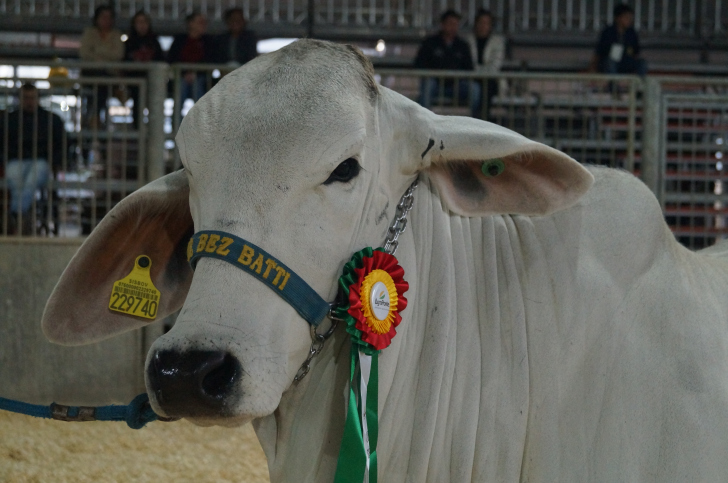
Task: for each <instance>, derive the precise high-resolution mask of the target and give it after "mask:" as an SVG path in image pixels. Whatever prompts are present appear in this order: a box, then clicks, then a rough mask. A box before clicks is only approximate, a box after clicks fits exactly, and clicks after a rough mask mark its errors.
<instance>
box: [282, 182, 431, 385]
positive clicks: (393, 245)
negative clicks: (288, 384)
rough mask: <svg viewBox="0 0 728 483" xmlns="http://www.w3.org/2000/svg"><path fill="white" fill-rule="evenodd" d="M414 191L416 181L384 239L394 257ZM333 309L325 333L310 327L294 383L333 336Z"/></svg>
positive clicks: (334, 320) (411, 204)
mask: <svg viewBox="0 0 728 483" xmlns="http://www.w3.org/2000/svg"><path fill="white" fill-rule="evenodd" d="M415 189H417V180H414V182H413V183H412V184H411V185H410V187H409V188H407V191H405V192H404V194H403V195H402V198H400V200H399V204H398V205H397V209H396V211H395V213H394V220H393V221H392V224H391V225H390V226H389V229H388V230H387V237H386V238H385V239H384V251H385V252H386V253H389V254H390V255H394V252H396V251H397V247H398V246H399V235H401V234H402V233H404V231H405V230H406V229H407V214H408V213H409V212H410V210H411V209H412V206H413V205H414V200H415V195H414V193H415ZM334 307H335V305H334V304H331V308H330V309H329V313H328V317H329V319H330V320H331V327H330V328H329V330H327V331H326V333H324V334H319V333H318V332H316V327H315V326H313V325H312V326H311V348H309V350H308V357H306V360H305V361H304V362H303V364H301V367H300V368H299V369H298V372H297V373H296V377H294V378H293V381H294V382H296V383H298V382H300V381H301V379H303V378H304V377H306V374H308V371H309V370H310V369H311V360H312V359H313V358H314V357H316V356H317V355H318V354H319V353H320V352H321V351H322V350H323V348H324V342H326V339H328V338H329V337H331V336H332V335H333V333H334V330H335V329H336V326H337V325H338V323H339V321H340V320H341V319H339V318H338V317H335V316H334Z"/></svg>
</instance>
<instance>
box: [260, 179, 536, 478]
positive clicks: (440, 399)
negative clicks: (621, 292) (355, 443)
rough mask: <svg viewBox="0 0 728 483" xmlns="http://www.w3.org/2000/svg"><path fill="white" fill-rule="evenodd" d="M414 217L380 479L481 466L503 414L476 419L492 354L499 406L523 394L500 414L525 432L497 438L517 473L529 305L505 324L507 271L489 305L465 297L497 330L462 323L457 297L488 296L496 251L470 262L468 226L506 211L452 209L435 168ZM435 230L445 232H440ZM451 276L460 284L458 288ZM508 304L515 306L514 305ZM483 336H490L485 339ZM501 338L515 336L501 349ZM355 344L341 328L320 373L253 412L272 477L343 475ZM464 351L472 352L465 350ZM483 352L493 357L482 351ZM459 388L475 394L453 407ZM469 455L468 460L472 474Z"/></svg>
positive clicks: (384, 389)
mask: <svg viewBox="0 0 728 483" xmlns="http://www.w3.org/2000/svg"><path fill="white" fill-rule="evenodd" d="M409 219H410V221H409V226H410V227H411V229H408V230H407V231H406V232H405V233H404V234H403V236H402V238H401V239H400V240H401V242H400V246H399V249H398V251H397V253H396V256H397V258H398V260H399V262H400V264H401V265H402V266H403V268H404V269H405V278H406V280H407V281H408V282H409V284H410V288H409V290H408V292H407V293H406V294H405V295H406V297H407V300H408V306H407V309H406V310H405V311H404V312H403V313H402V323H401V324H400V326H399V328H398V333H397V336H396V337H395V338H394V339H393V342H392V345H391V346H390V347H388V348H387V349H385V350H384V351H382V353H381V354H380V356H379V367H380V377H379V417H380V427H379V428H380V429H379V444H378V448H377V454H378V462H379V463H378V464H379V475H380V481H383V482H388V481H447V480H450V479H451V477H454V478H455V479H452V480H451V481H460V480H458V479H457V476H458V475H457V473H458V472H457V471H455V473H453V474H452V475H451V474H450V473H449V470H448V468H450V467H451V464H452V465H465V466H467V468H472V467H473V466H472V464H473V461H472V460H473V456H474V454H473V448H474V446H475V445H474V439H475V438H476V432H477V433H481V436H479V437H482V436H487V435H486V433H489V432H490V431H494V430H495V428H494V427H493V426H490V427H481V428H478V426H477V425H475V426H473V424H472V423H473V417H476V418H477V415H478V407H479V406H480V399H481V396H480V389H479V388H480V384H481V379H482V377H481V374H480V369H481V366H482V367H483V369H484V370H485V369H487V370H488V371H490V372H491V377H488V378H486V379H488V380H491V381H492V383H491V384H492V386H489V387H488V393H489V394H488V395H487V397H488V398H489V399H492V400H493V404H494V406H495V407H493V408H492V410H493V412H494V414H495V411H496V410H497V409H501V410H502V408H499V407H498V406H499V405H500V404H508V405H509V406H511V405H514V406H513V407H509V409H508V411H503V413H506V412H507V413H508V415H506V414H499V415H498V418H495V419H499V421H498V423H499V424H508V425H509V426H513V425H514V426H516V427H517V428H518V430H517V433H520V437H518V438H515V439H513V440H511V441H510V442H503V444H505V445H507V446H509V447H508V448H494V449H496V450H497V452H498V453H500V456H499V457H501V458H502V461H500V462H497V463H499V464H501V465H506V466H507V467H510V470H511V471H512V472H514V473H513V474H514V475H515V476H516V479H515V480H513V481H516V480H517V478H518V474H519V473H518V471H519V468H520V464H521V458H522V452H523V442H524V437H525V436H524V435H525V418H526V416H525V414H526V411H525V409H526V407H527V394H528V391H527V387H528V380H527V370H526V367H527V364H520V365H519V364H517V363H514V361H515V362H519V361H520V362H523V360H524V358H525V357H526V347H525V345H526V344H525V329H524V325H523V314H522V312H521V314H520V316H517V317H516V319H515V322H516V323H515V325H514V326H513V327H509V328H508V329H507V330H506V329H502V328H501V327H500V326H499V321H500V317H501V316H500V314H498V313H496V310H495V307H497V306H498V304H497V303H491V300H492V299H491V297H498V296H499V294H498V290H497V283H486V287H487V288H486V294H487V297H486V300H487V304H488V305H487V306H480V307H472V306H465V303H464V302H463V303H462V307H461V308H462V310H465V311H468V310H475V311H476V312H471V313H477V310H482V311H485V312H486V313H487V314H486V315H487V316H488V317H489V319H488V320H493V321H494V322H495V324H494V326H493V327H494V329H493V331H492V333H486V332H487V329H486V328H485V327H480V328H479V324H478V323H477V321H476V320H470V321H469V322H470V323H467V324H462V321H461V325H462V327H461V326H458V327H455V325H458V316H460V317H461V319H462V318H463V315H462V314H459V310H458V303H457V302H456V300H459V299H460V297H462V296H464V297H466V298H467V297H469V298H470V304H471V305H472V304H475V305H478V301H477V298H476V297H475V292H474V290H475V284H476V283H477V285H479V286H480V285H482V284H483V283H484V282H486V281H485V280H484V279H483V278H482V277H486V274H489V277H492V278H495V271H494V269H493V264H494V263H495V258H494V257H491V258H489V259H485V260H484V259H482V258H481V257H476V262H475V263H474V264H473V266H472V267H467V266H459V264H460V263H462V261H463V259H462V257H461V256H458V254H459V255H462V256H465V253H464V250H465V245H468V246H469V247H470V248H471V249H472V248H474V247H472V246H471V245H470V244H471V240H470V238H469V237H468V240H467V241H466V240H463V239H462V233H463V232H468V231H469V230H470V229H471V226H472V227H473V230H474V233H473V238H478V237H480V238H482V237H483V236H482V235H480V234H478V233H475V232H479V231H480V230H482V231H484V232H485V231H486V230H488V231H490V230H491V229H492V228H493V227H492V225H493V224H494V223H496V224H499V225H500V226H499V229H500V230H503V228H504V223H507V220H506V221H504V219H503V218H500V217H497V218H486V219H483V220H481V219H468V218H460V217H453V216H451V215H450V214H449V213H448V212H446V211H445V210H444V209H443V208H442V205H441V203H440V200H439V197H438V196H437V194H436V193H433V192H432V188H431V187H430V184H429V182H428V181H427V179H426V177H425V178H424V179H423V180H421V182H420V186H419V187H418V189H417V191H416V192H415V205H414V208H413V210H412V212H411V213H410V216H409ZM485 225H489V226H485ZM451 230H455V231H454V232H453V233H452V237H450V236H448V234H449V233H450V232H451ZM443 235H445V236H444V237H443ZM499 236H500V238H501V239H502V241H504V242H508V241H509V240H508V234H507V232H506V231H501V232H500V234H499ZM495 237H496V236H495V235H492V236H491V239H490V240H487V239H486V240H484V241H483V242H482V243H484V246H483V247H480V249H481V252H482V250H483V249H485V251H486V252H489V253H495V250H494V249H492V250H491V248H493V247H491V246H485V245H493V244H495V243H496V240H495ZM436 238H437V239H438V240H439V241H438V242H436V243H435V239H436ZM443 240H445V242H444V243H443ZM453 252H454V253H455V254H456V260H455V263H454V264H453ZM458 273H462V274H463V275H464V276H458ZM476 278H478V280H476ZM448 287H450V288H449V289H448ZM452 287H455V288H456V290H458V291H459V294H458V295H457V297H456V296H455V295H454V294H453V291H452ZM481 300H482V299H481ZM505 310H506V312H510V307H505ZM465 320H467V318H465ZM415 321H416V322H415ZM501 332H502V333H501ZM486 338H487V339H490V340H486ZM483 343H485V344H486V346H485V347H478V346H480V345H481V344H483ZM501 345H505V346H506V348H505V349H501V348H500V346H501ZM456 347H458V352H457V353H456V351H455V348H456ZM350 348H351V345H350V343H349V341H348V335H347V334H346V332H344V330H342V329H341V328H340V329H338V330H337V331H336V334H335V335H334V336H333V337H332V338H331V339H330V340H329V341H328V342H327V343H326V346H325V348H324V350H323V352H322V353H321V354H320V355H318V356H317V357H316V358H314V364H313V365H312V369H311V371H310V373H309V375H308V376H307V377H306V378H305V379H304V380H303V381H302V382H301V383H300V384H299V385H295V384H294V385H293V386H291V388H289V389H288V391H286V392H285V393H284V394H283V397H282V399H281V403H280V405H279V407H278V409H277V410H276V412H275V413H274V414H273V415H270V416H268V417H265V418H262V419H259V420H256V421H254V423H253V424H254V427H255V430H256V433H257V434H258V438H259V440H260V442H261V444H262V446H263V449H264V451H265V453H266V457H267V459H268V465H269V469H270V477H271V482H274V483H275V482H290V481H302V482H330V481H333V478H334V472H335V470H336V463H337V457H338V451H339V445H340V443H341V437H342V433H343V427H344V422H345V415H346V397H345V396H346V395H347V394H348V385H347V384H348V377H349V357H350ZM465 354H471V355H472V356H471V357H469V359H468V360H461V359H460V357H462V356H463V355H465ZM481 355H482V357H484V358H485V357H487V358H488V359H490V360H489V361H488V362H486V361H485V360H482V361H481V360H480V359H481ZM453 376H454V377H453ZM460 377H461V378H460ZM471 378H473V379H472V380H471ZM503 381H505V383H504V382H503ZM496 383H497V384H498V385H501V386H503V387H501V389H503V390H504V391H510V392H511V393H512V394H513V399H512V400H508V401H505V400H503V401H501V403H500V404H498V401H497V400H498V399H499V398H498V397H497V395H498V394H497V393H496V392H495V386H496ZM453 391H454V393H453ZM459 396H465V399H464V400H462V401H461V402H462V404H464V406H463V407H462V408H461V409H457V410H455V411H454V412H453V411H452V410H453V408H450V410H448V404H449V399H450V397H452V398H453V400H458V399H459ZM484 397H485V395H484ZM519 411H520V413H519ZM514 413H515V414H514ZM492 419H494V418H489V425H494V424H495V422H494V421H492ZM445 426H448V430H447V431H445V430H444V428H445ZM476 430H477V431H476ZM458 433H459V434H458ZM453 435H458V438H461V439H460V441H461V444H462V445H463V446H462V447H468V446H469V449H468V450H467V451H466V452H464V453H460V450H459V449H458V448H460V447H461V444H455V445H453V443H452V441H451V438H452V436H453ZM442 451H447V452H448V454H447V455H444V456H446V460H445V461H448V460H449V463H446V464H444V465H443V467H442V468H432V467H430V464H432V463H431V462H430V460H431V456H434V455H435V454H439V453H441V452H442ZM450 451H452V454H449V452H450ZM433 461H434V460H433ZM465 466H463V471H465V473H467V474H470V470H469V469H468V470H467V471H466V470H465ZM461 476H462V475H461ZM443 478H444V479H443ZM463 481H464V480H463Z"/></svg>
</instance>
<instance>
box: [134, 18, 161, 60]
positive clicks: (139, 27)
mask: <svg viewBox="0 0 728 483" xmlns="http://www.w3.org/2000/svg"><path fill="white" fill-rule="evenodd" d="M124 59H125V60H129V61H132V62H152V61H163V60H164V53H163V52H162V47H161V46H160V45H159V40H157V36H156V35H155V34H154V31H153V30H152V19H151V18H149V15H147V13H146V12H144V10H139V11H138V12H137V13H135V14H134V16H133V17H132V19H131V26H130V28H129V38H128V39H127V40H126V43H125V44H124Z"/></svg>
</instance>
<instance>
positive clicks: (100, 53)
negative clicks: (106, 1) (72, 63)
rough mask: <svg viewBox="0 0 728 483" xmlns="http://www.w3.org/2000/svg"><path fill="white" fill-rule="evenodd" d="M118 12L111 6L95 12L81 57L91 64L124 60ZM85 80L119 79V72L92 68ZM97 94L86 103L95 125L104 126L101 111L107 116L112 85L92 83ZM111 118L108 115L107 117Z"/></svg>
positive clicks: (84, 39) (85, 75)
mask: <svg viewBox="0 0 728 483" xmlns="http://www.w3.org/2000/svg"><path fill="white" fill-rule="evenodd" d="M115 18H116V17H115V14H114V9H113V8H111V6H109V5H100V6H98V7H96V10H95V11H94V18H93V26H91V27H88V28H86V29H85V30H84V31H83V37H81V46H80V49H79V52H78V53H79V56H80V57H81V60H83V61H87V62H99V63H101V62H119V61H120V60H121V59H122V58H123V57H124V42H122V41H121V31H120V30H118V29H116V28H115V27H114V22H115ZM81 75H82V77H112V76H113V77H117V76H118V75H119V72H117V71H115V70H108V69H103V68H99V69H88V68H85V69H83V70H82V72H81ZM91 86H92V87H93V88H94V91H95V93H94V95H95V96H96V99H94V98H93V96H88V97H87V98H86V99H85V100H84V101H85V102H86V104H87V107H86V112H87V115H88V116H89V121H90V123H91V125H92V126H93V125H100V124H101V122H100V121H101V112H102V111H103V112H104V113H106V102H107V100H108V98H109V96H110V95H111V86H110V85H109V84H104V83H98V84H91ZM107 117H108V116H107Z"/></svg>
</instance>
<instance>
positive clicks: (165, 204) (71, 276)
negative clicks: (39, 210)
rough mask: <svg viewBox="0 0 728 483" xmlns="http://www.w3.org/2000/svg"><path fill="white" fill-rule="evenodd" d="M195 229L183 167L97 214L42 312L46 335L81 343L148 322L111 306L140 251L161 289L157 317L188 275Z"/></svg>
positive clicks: (184, 287)
mask: <svg viewBox="0 0 728 483" xmlns="http://www.w3.org/2000/svg"><path fill="white" fill-rule="evenodd" d="M192 233H193V225H192V217H191V216H190V209H189V185H188V183H187V177H186V175H185V173H184V172H183V171H177V172H175V173H172V174H169V175H167V176H164V177H163V178H160V179H158V180H156V181H154V182H153V183H150V184H148V185H146V186H145V187H143V188H142V189H140V190H138V191H136V192H134V193H132V194H131V195H130V196H128V197H127V198H125V199H124V200H123V201H121V202H120V203H119V204H118V205H116V206H115V207H114V208H113V209H112V210H111V211H110V212H109V213H108V214H107V215H106V216H105V217H104V219H103V220H101V223H99V225H98V226H97V227H96V229H95V230H94V231H93V232H92V233H91V235H90V236H89V237H88V238H87V239H86V241H85V242H84V243H83V245H81V248H79V250H78V252H77V253H76V255H75V256H74V257H73V258H72V259H71V262H70V263H69V264H68V267H66V270H65V271H64V272H63V275H61V278H60V280H59V281H58V284H57V285H56V288H55V289H54V290H53V293H52V294H51V297H50V299H49V300H48V303H47V304H46V308H45V312H44V313H43V321H42V326H43V332H44V333H45V335H46V336H47V337H48V339H50V340H51V341H52V342H57V343H60V344H65V345H77V344H86V343H91V342H96V341H99V340H101V339H105V338H107V337H111V336H113V335H116V334H120V333H122V332H125V331H128V330H131V329H136V328H138V327H142V326H144V325H146V324H148V323H150V322H152V320H149V319H146V318H141V317H135V316H130V315H126V314H122V313H119V312H115V311H112V310H110V309H109V301H110V300H111V294H112V290H113V285H114V282H116V281H117V280H120V279H122V278H124V277H126V276H127V275H129V274H130V272H131V271H132V268H134V266H135V265H134V264H135V259H136V258H137V257H139V256H140V255H147V256H148V257H149V259H150V260H151V269H150V275H151V280H152V283H153V284H154V285H155V287H156V288H157V290H159V291H160V292H161V295H160V299H159V302H158V306H157V307H156V314H155V315H156V317H155V320H159V319H161V318H163V317H165V316H166V315H169V314H171V313H172V312H174V311H176V310H177V309H179V308H180V307H181V306H182V303H183V302H184V299H185V297H186V296H187V291H188V290H189V286H190V283H191V281H192V270H191V269H190V267H189V265H188V264H187V257H186V248H187V247H186V244H187V242H188V240H189V239H190V236H191V235H192ZM151 307H152V306H151V305H150V308H151ZM147 313H149V312H148V311H147Z"/></svg>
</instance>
